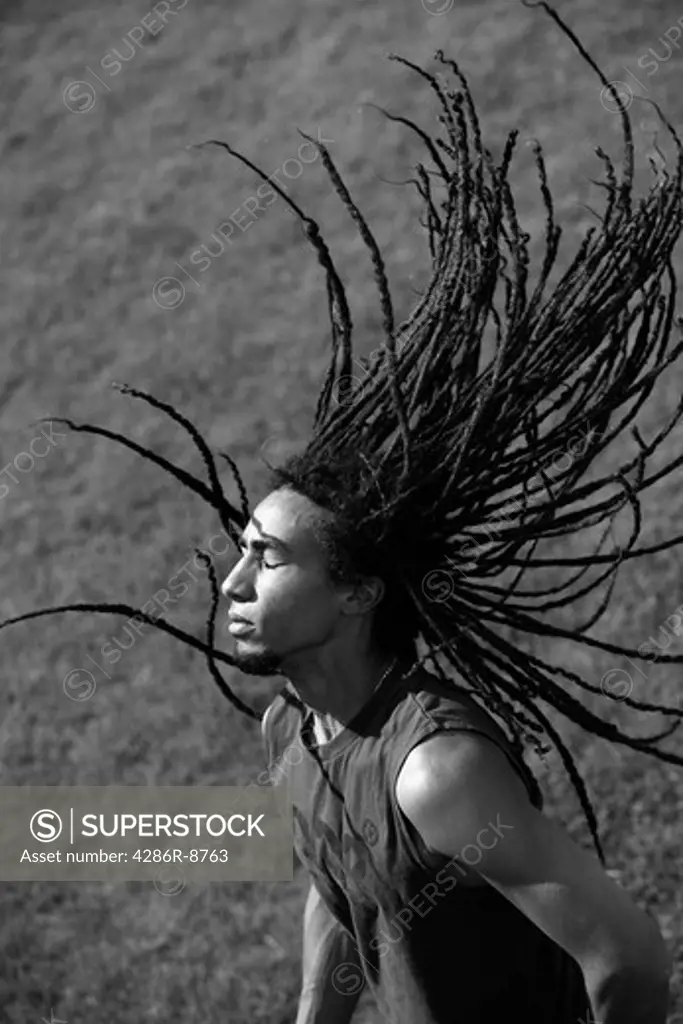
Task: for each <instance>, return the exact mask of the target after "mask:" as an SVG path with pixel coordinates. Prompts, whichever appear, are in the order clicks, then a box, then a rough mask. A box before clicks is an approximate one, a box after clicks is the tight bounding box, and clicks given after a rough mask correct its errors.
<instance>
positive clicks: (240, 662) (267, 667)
mask: <svg viewBox="0 0 683 1024" xmlns="http://www.w3.org/2000/svg"><path fill="white" fill-rule="evenodd" d="M232 657H233V658H234V661H235V667H236V668H238V669H239V670H240V672H244V673H246V675H248V676H279V675H282V667H281V666H282V659H281V658H280V655H279V654H275V653H274V652H273V651H253V652H251V651H239V650H236V651H235V652H234V654H233V655H232Z"/></svg>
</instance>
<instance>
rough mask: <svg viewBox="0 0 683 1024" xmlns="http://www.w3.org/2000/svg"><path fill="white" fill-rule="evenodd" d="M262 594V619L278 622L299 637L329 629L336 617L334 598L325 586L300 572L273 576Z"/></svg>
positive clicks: (266, 583) (322, 582)
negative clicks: (314, 631) (328, 626)
mask: <svg viewBox="0 0 683 1024" xmlns="http://www.w3.org/2000/svg"><path fill="white" fill-rule="evenodd" d="M272 576H273V578H272V580H268V581H264V586H263V588H262V592H261V595H260V597H261V603H262V609H263V619H264V624H265V621H266V620H268V621H269V622H271V623H272V624H273V625H274V624H275V621H276V620H277V621H278V623H281V624H282V625H283V626H284V627H286V628H288V629H290V628H291V629H293V630H296V632H297V633H298V634H301V633H302V632H309V631H311V629H315V628H316V627H319V626H325V625H328V624H329V623H330V622H332V621H333V619H334V617H335V615H336V604H335V601H334V595H333V593H332V592H331V591H330V589H329V587H328V586H327V585H326V583H325V582H324V581H323V580H322V579H319V578H317V577H315V576H311V575H310V574H308V573H303V572H301V571H300V570H298V569H294V570H292V571H287V570H282V571H281V572H278V573H277V576H278V577H279V578H278V579H275V576H276V573H275V572H273V574H272Z"/></svg>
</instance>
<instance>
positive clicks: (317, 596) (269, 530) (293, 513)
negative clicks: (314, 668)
mask: <svg viewBox="0 0 683 1024" xmlns="http://www.w3.org/2000/svg"><path fill="white" fill-rule="evenodd" d="M320 512H321V510H320V509H319V508H318V506H317V505H314V504H313V503H312V502H311V501H309V500H308V498H305V497H304V496H303V495H301V494H298V493H297V492H295V491H292V490H289V489H286V488H285V489H282V490H277V491H272V492H271V493H270V494H269V495H267V497H266V498H264V500H263V501H262V502H261V503H260V504H259V505H257V507H256V508H255V509H254V511H253V513H252V516H251V519H250V521H249V523H248V524H247V526H246V528H245V530H244V533H243V534H242V543H241V554H242V557H241V558H240V560H239V561H238V562H237V564H236V565H235V566H234V568H233V569H232V571H231V572H230V574H229V575H228V576H227V578H226V579H225V581H224V582H223V585H222V587H221V591H222V593H223V595H224V596H225V597H226V598H228V601H229V613H230V615H233V616H234V615H236V616H241V617H243V618H244V619H247V620H248V621H249V623H250V626H251V628H249V629H247V627H245V629H244V632H241V631H240V632H239V633H238V632H237V629H238V628H239V627H237V626H236V625H235V626H234V627H232V628H231V635H233V636H234V639H235V644H236V647H235V652H234V654H233V657H234V658H235V661H236V662H237V665H238V667H239V668H240V669H241V670H242V671H243V672H247V673H250V674H254V675H263V676H268V675H276V674H286V670H287V665H288V662H289V664H290V666H291V665H294V664H295V663H296V661H297V660H299V659H297V658H296V656H297V655H301V654H303V655H304V656H305V653H306V652H307V651H313V650H314V649H315V648H316V647H320V645H322V644H325V643H326V642H328V641H329V640H330V639H332V638H333V637H334V635H335V632H336V630H338V629H339V627H340V625H341V623H340V619H341V615H340V611H341V608H342V605H343V602H344V593H345V592H348V588H347V590H346V591H344V589H343V588H335V587H334V586H333V585H332V583H331V582H330V580H329V578H328V574H327V567H326V561H325V555H324V552H323V550H322V548H321V547H320V544H319V542H318V540H317V538H316V536H315V532H314V529H313V525H312V519H313V516H314V514H315V513H318V514H319V513H320ZM322 514H323V515H325V512H324V511H323V513H322ZM278 542H279V543H278ZM233 629H234V630H235V632H233Z"/></svg>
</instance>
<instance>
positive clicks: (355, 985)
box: [296, 885, 363, 1024]
mask: <svg viewBox="0 0 683 1024" xmlns="http://www.w3.org/2000/svg"><path fill="white" fill-rule="evenodd" d="M362 988H363V973H362V970H361V966H360V957H359V954H358V950H357V949H356V947H355V946H354V944H353V940H352V939H351V936H350V935H349V934H348V933H347V932H346V931H345V930H344V929H343V928H342V926H341V925H340V924H339V922H338V921H337V919H336V918H335V917H334V915H333V914H332V913H331V911H330V910H329V908H328V907H327V906H326V904H325V903H324V902H323V899H322V897H321V896H320V894H319V893H318V890H317V889H316V888H315V886H314V885H311V888H310V891H309V893H308V899H307V900H306V909H305V910H304V944H303V984H302V988H301V998H300V1000H299V1012H298V1014H297V1018H296V1024H348V1022H349V1021H350V1020H351V1018H352V1016H353V1012H354V1010H355V1008H356V1005H357V1003H358V998H359V996H360V993H361V991H362Z"/></svg>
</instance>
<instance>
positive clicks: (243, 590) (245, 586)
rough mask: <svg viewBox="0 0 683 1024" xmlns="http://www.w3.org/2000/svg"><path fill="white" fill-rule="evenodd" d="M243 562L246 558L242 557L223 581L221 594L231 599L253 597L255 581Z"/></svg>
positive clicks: (247, 599)
mask: <svg viewBox="0 0 683 1024" xmlns="http://www.w3.org/2000/svg"><path fill="white" fill-rule="evenodd" d="M243 563H244V558H241V559H240V560H239V562H237V564H236V565H235V566H233V568H232V569H231V571H230V572H229V573H228V575H227V576H226V577H225V579H224V580H223V582H222V583H221V594H222V595H223V597H226V598H227V599H228V600H230V601H249V600H251V599H253V596H254V587H253V583H252V581H251V578H250V575H249V573H248V572H246V570H245V569H244V568H243Z"/></svg>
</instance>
